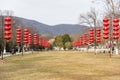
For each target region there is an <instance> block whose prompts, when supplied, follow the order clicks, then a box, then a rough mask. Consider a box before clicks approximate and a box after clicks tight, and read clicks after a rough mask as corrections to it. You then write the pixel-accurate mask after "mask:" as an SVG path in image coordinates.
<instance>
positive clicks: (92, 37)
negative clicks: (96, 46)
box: [89, 28, 94, 44]
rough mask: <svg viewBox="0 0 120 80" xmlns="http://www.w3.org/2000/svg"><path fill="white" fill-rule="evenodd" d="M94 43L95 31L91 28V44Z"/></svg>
mask: <svg viewBox="0 0 120 80" xmlns="http://www.w3.org/2000/svg"><path fill="white" fill-rule="evenodd" d="M93 42H94V29H93V28H91V29H90V31H89V43H90V44H92V43H93Z"/></svg>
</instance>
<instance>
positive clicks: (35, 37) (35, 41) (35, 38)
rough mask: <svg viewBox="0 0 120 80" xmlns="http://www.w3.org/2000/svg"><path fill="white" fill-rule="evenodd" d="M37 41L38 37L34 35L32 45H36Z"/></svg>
mask: <svg viewBox="0 0 120 80" xmlns="http://www.w3.org/2000/svg"><path fill="white" fill-rule="evenodd" d="M37 41H38V35H37V34H36V33H35V34H34V45H37V44H38V43H37Z"/></svg>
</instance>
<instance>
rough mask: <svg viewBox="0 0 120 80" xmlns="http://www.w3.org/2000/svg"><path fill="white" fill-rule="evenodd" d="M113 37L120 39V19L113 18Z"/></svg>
mask: <svg viewBox="0 0 120 80" xmlns="http://www.w3.org/2000/svg"><path fill="white" fill-rule="evenodd" d="M113 22H114V23H113V39H119V19H117V18H115V19H114V20H113Z"/></svg>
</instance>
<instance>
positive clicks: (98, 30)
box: [96, 28, 101, 42]
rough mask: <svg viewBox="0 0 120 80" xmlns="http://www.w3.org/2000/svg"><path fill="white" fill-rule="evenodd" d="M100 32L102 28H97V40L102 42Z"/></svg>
mask: <svg viewBox="0 0 120 80" xmlns="http://www.w3.org/2000/svg"><path fill="white" fill-rule="evenodd" d="M100 34H101V29H100V28H97V37H96V42H100V41H101V40H100Z"/></svg>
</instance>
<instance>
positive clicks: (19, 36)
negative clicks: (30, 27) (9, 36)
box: [16, 29, 21, 44]
mask: <svg viewBox="0 0 120 80" xmlns="http://www.w3.org/2000/svg"><path fill="white" fill-rule="evenodd" d="M16 34H17V35H16V42H17V43H18V44H20V42H21V29H17V30H16Z"/></svg>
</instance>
